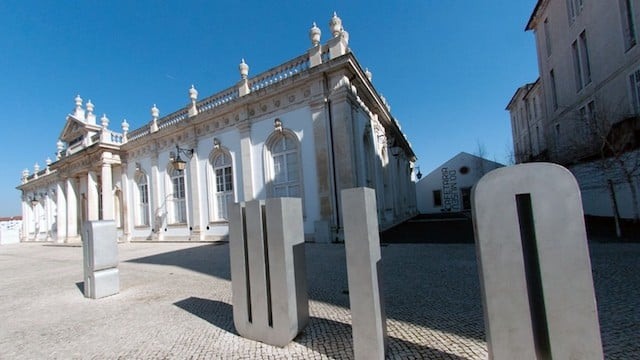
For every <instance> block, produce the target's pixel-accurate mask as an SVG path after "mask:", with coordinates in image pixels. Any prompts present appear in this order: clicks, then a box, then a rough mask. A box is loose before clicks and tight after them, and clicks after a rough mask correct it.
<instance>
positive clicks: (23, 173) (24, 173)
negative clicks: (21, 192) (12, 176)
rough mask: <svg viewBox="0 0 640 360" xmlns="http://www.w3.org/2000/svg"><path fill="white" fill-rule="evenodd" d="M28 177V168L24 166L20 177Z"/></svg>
mask: <svg viewBox="0 0 640 360" xmlns="http://www.w3.org/2000/svg"><path fill="white" fill-rule="evenodd" d="M28 177H29V169H27V168H25V169H24V170H22V178H23V179H26V178H28Z"/></svg>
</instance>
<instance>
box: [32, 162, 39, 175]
mask: <svg viewBox="0 0 640 360" xmlns="http://www.w3.org/2000/svg"><path fill="white" fill-rule="evenodd" d="M38 171H40V165H38V163H35V164H33V172H34V173H35V174H37V173H38Z"/></svg>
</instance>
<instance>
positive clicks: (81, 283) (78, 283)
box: [76, 281, 84, 295]
mask: <svg viewBox="0 0 640 360" xmlns="http://www.w3.org/2000/svg"><path fill="white" fill-rule="evenodd" d="M76 287H77V288H78V290H80V292H81V293H82V295H84V281H80V282H77V283H76Z"/></svg>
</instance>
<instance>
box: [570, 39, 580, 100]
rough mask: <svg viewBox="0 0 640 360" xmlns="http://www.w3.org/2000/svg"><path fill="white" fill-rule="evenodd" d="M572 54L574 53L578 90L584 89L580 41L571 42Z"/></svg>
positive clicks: (574, 69) (574, 71)
mask: <svg viewBox="0 0 640 360" xmlns="http://www.w3.org/2000/svg"><path fill="white" fill-rule="evenodd" d="M571 54H572V55H573V73H574V76H575V79H576V91H580V90H582V66H581V65H580V52H579V51H578V42H577V41H574V42H573V44H571Z"/></svg>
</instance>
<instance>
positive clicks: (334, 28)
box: [329, 11, 344, 37]
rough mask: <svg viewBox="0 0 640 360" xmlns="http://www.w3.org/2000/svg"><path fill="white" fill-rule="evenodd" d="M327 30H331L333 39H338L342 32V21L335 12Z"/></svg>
mask: <svg viewBox="0 0 640 360" xmlns="http://www.w3.org/2000/svg"><path fill="white" fill-rule="evenodd" d="M329 29H331V34H333V37H338V36H339V35H340V33H341V32H342V30H344V29H343V28H342V19H340V18H339V17H338V14H336V12H335V11H334V12H333V17H332V18H331V21H329Z"/></svg>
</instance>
